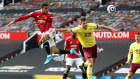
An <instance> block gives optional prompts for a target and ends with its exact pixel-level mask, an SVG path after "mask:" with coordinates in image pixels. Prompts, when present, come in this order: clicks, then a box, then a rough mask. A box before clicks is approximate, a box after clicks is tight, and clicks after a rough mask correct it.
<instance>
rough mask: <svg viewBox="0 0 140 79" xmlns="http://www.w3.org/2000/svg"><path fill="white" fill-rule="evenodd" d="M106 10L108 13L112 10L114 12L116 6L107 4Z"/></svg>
mask: <svg viewBox="0 0 140 79" xmlns="http://www.w3.org/2000/svg"><path fill="white" fill-rule="evenodd" d="M107 12H108V13H114V12H116V7H115V6H114V5H109V6H108V7H107Z"/></svg>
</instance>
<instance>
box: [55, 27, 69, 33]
mask: <svg viewBox="0 0 140 79" xmlns="http://www.w3.org/2000/svg"><path fill="white" fill-rule="evenodd" d="M55 30H56V31H59V32H64V33H68V32H71V29H62V28H61V29H57V28H55Z"/></svg>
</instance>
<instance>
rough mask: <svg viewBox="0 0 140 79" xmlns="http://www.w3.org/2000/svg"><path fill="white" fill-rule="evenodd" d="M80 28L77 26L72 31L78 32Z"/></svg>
mask: <svg viewBox="0 0 140 79" xmlns="http://www.w3.org/2000/svg"><path fill="white" fill-rule="evenodd" d="M79 29H80V28H79V27H75V28H72V29H71V31H72V32H73V33H78V32H80V31H79Z"/></svg>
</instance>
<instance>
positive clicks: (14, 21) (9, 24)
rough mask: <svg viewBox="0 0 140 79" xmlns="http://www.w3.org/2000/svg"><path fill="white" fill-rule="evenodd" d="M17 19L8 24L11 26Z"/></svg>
mask: <svg viewBox="0 0 140 79" xmlns="http://www.w3.org/2000/svg"><path fill="white" fill-rule="evenodd" d="M14 22H15V21H11V22H10V23H9V24H8V25H7V26H8V27H10V26H11V25H12V24H13V23H14Z"/></svg>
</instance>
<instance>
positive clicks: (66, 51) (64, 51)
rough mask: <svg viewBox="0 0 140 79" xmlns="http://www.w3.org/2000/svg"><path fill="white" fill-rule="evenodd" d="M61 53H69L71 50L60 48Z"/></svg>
mask: <svg viewBox="0 0 140 79" xmlns="http://www.w3.org/2000/svg"><path fill="white" fill-rule="evenodd" d="M59 53H60V54H67V53H70V51H68V50H62V49H59Z"/></svg>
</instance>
